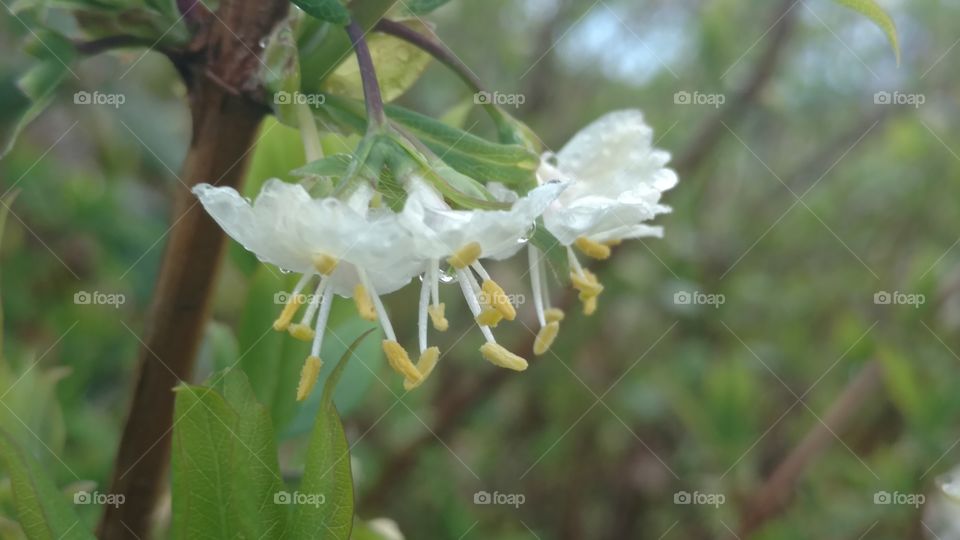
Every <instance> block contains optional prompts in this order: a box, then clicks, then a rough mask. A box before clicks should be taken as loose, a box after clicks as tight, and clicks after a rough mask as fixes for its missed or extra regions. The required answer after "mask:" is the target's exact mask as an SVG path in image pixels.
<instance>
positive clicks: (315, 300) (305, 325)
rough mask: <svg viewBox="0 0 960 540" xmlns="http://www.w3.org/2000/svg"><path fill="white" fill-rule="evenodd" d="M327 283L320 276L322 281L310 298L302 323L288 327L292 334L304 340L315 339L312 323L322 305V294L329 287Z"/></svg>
mask: <svg viewBox="0 0 960 540" xmlns="http://www.w3.org/2000/svg"><path fill="white" fill-rule="evenodd" d="M327 284H328V281H327V279H326V278H324V277H323V276H320V282H319V283H317V288H316V289H315V290H314V292H313V296H312V297H311V298H310V303H309V304H308V305H307V309H306V310H304V312H303V317H301V318H300V323H299V324H294V325H290V327H289V328H287V330H288V331H289V332H290V335H291V336H293V337H295V338H297V339H299V340H302V341H310V340H311V339H313V337H314V330H313V329H312V328H311V327H310V323H311V322H313V317H314V315H316V314H317V309H318V308H319V307H320V296H321V295H322V294H323V292H324V290H325V289H327V288H328V287H327Z"/></svg>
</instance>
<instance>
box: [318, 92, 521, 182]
mask: <svg viewBox="0 0 960 540" xmlns="http://www.w3.org/2000/svg"><path fill="white" fill-rule="evenodd" d="M386 112H387V115H388V116H389V117H390V119H391V120H392V121H393V122H394V125H395V127H396V128H397V129H400V130H403V131H404V132H405V133H406V134H407V135H408V136H409V137H413V138H416V139H418V140H420V141H421V142H422V143H423V144H424V145H425V146H426V147H427V148H429V149H430V151H431V152H433V153H434V154H436V155H437V156H438V157H439V158H440V159H441V160H443V161H444V162H446V163H447V164H448V165H449V166H450V167H452V168H453V169H455V170H456V171H457V172H459V173H461V174H463V175H465V176H467V177H469V178H472V179H476V180H480V181H483V182H500V183H502V184H504V185H506V186H508V187H510V188H511V189H514V190H515V191H519V192H521V193H526V192H527V191H528V190H530V189H532V188H533V187H535V186H536V185H537V180H536V170H537V167H539V165H540V157H539V156H538V155H537V154H535V153H533V152H531V151H530V150H528V149H526V148H524V147H523V146H520V145H516V144H498V143H494V142H490V141H488V140H486V139H483V138H481V137H477V136H476V135H473V134H471V133H468V132H466V131H464V130H462V129H457V128H455V127H453V126H449V125H447V124H445V123H443V122H441V121H438V120H435V119H433V118H430V117H429V116H425V115H422V114H419V113H416V112H413V111H411V110H409V109H405V108H403V107H397V106H394V105H388V106H387V107H386ZM317 114H320V115H321V120H322V121H332V122H334V123H336V124H339V125H342V126H345V127H349V128H350V129H353V130H355V131H359V132H362V131H363V130H364V129H366V119H365V117H364V113H363V105H362V103H360V102H358V101H356V100H350V99H345V98H340V97H337V96H328V98H327V100H326V104H325V105H324V106H323V107H322V108H320V109H318V110H317ZM324 115H325V116H324ZM467 195H470V194H469V193H467Z"/></svg>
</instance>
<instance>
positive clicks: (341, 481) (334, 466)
mask: <svg viewBox="0 0 960 540" xmlns="http://www.w3.org/2000/svg"><path fill="white" fill-rule="evenodd" d="M372 331H373V330H372V329H371V330H367V331H366V332H364V333H363V334H361V335H360V337H358V338H357V339H356V340H354V342H353V343H352V344H351V345H350V347H349V348H348V349H347V351H346V352H345V353H344V354H343V356H342V357H341V358H340V361H339V362H337V365H336V367H334V368H333V371H332V372H331V373H330V376H329V377H327V381H326V384H324V387H323V395H322V397H321V404H320V412H319V414H317V419H316V423H315V424H314V429H313V434H312V435H311V437H310V445H309V447H308V448H307V460H306V467H305V469H304V473H303V481H302V482H301V483H300V490H299V493H300V494H301V495H302V496H305V497H306V500H311V501H322V503H321V504H318V505H316V506H313V505H298V506H297V508H296V510H295V518H294V522H293V528H294V530H293V536H294V537H295V538H327V539H331V540H333V539H335V540H348V539H349V538H350V533H351V530H352V529H353V507H354V500H353V477H352V474H351V472H350V449H349V447H348V446H347V437H346V435H345V434H344V432H343V424H341V423H340V415H339V414H338V413H337V408H336V406H335V405H334V403H333V394H334V390H335V389H336V386H337V382H338V381H339V380H340V376H341V375H342V374H343V371H344V369H345V368H346V365H347V362H348V361H349V359H350V357H351V356H353V354H354V351H355V350H356V349H357V347H358V346H359V345H360V343H361V342H362V341H363V339H364V338H365V337H367V336H368V335H369V334H370V332H372Z"/></svg>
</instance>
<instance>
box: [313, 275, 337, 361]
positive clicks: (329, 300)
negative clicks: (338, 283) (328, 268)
mask: <svg viewBox="0 0 960 540" xmlns="http://www.w3.org/2000/svg"><path fill="white" fill-rule="evenodd" d="M318 294H319V293H318ZM332 306H333V287H324V289H323V299H322V300H321V301H320V315H319V316H318V317H317V326H316V330H315V331H314V334H313V344H312V345H311V346H310V355H311V356H317V357H319V356H320V346H321V345H323V335H324V334H325V333H326V330H327V320H329V319H330V308H331V307H332Z"/></svg>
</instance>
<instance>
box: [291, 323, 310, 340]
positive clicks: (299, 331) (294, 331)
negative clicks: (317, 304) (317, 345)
mask: <svg viewBox="0 0 960 540" xmlns="http://www.w3.org/2000/svg"><path fill="white" fill-rule="evenodd" d="M287 332H290V335H291V336H293V337H295V338H297V339H299V340H300V341H310V340H311V339H313V328H310V327H309V326H307V325H305V324H300V323H297V324H291V325H290V327H289V328H287Z"/></svg>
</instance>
